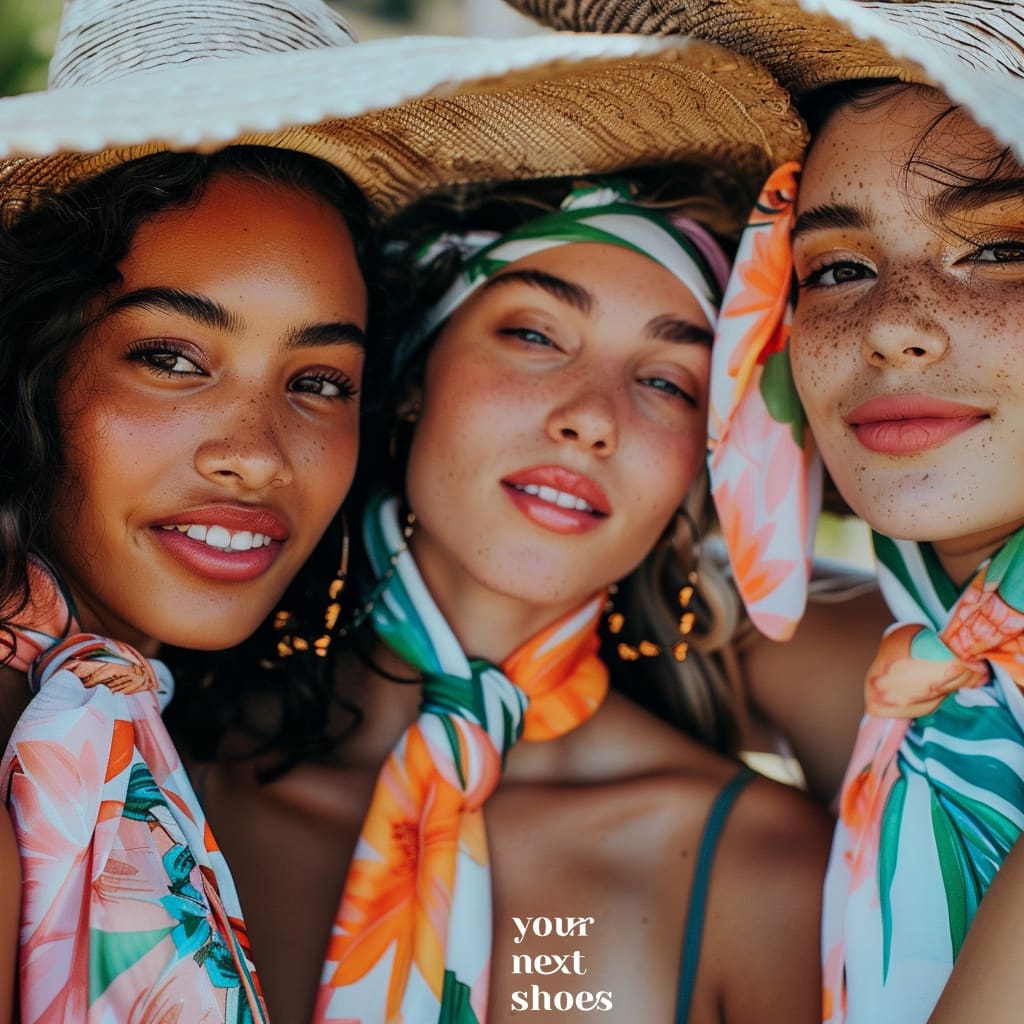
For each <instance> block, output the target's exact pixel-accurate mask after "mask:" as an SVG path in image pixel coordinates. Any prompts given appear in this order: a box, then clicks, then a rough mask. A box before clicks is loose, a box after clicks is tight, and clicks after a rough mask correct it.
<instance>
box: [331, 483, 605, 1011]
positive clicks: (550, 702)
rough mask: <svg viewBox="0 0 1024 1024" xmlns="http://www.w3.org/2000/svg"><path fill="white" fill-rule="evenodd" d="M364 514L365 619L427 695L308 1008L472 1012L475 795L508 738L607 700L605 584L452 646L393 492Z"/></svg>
mask: <svg viewBox="0 0 1024 1024" xmlns="http://www.w3.org/2000/svg"><path fill="white" fill-rule="evenodd" d="M363 528H364V535H365V540H366V549H367V554H368V556H369V559H370V563H371V565H372V566H373V568H374V571H375V572H376V573H377V575H378V578H379V579H380V580H381V581H382V582H383V587H382V589H381V590H380V593H379V594H378V596H377V597H376V598H375V600H374V607H373V612H372V615H373V624H374V627H375V628H376V631H377V635H378V636H379V637H380V639H381V640H382V641H383V642H384V643H386V644H387V646H388V647H390V648H391V650H393V651H394V652H395V653H397V654H398V655H400V656H401V657H402V658H403V659H405V661H407V662H408V663H409V664H410V665H412V666H413V667H415V668H416V669H417V670H418V671H419V672H420V673H421V674H422V676H423V694H422V701H421V705H420V711H419V716H418V717H417V719H416V721H415V722H413V723H412V725H410V726H409V728H408V729H407V730H406V731H405V733H404V734H403V735H402V736H401V738H400V739H399V741H398V744H397V745H396V746H395V749H394V750H393V751H392V752H391V754H390V755H389V756H388V758H387V760H386V761H385V763H384V766H383V767H382V769H381V772H380V775H379V777H378V779H377V784H376V786H375V788H374V791H373V796H372V799H371V802H370V809H369V811H368V813H367V816H366V820H365V822H364V823H363V827H362V831H361V833H360V837H359V843H358V845H357V847H356V851H355V856H354V857H353V860H352V866H351V867H350V869H349V875H348V879H347V880H346V882H345V891H344V894H343V896H342V905H341V909H340V911H339V913H338V919H337V920H336V921H335V925H334V929H333V931H332V935H331V942H330V945H329V947H328V969H327V970H326V971H325V983H324V984H323V985H322V987H321V991H320V999H319V1002H318V1005H317V1014H316V1020H317V1021H319V1022H326V1021H337V1020H346V1021H349V1020H354V1021H364V1022H370V1021H373V1022H386V1024H396V1022H399V1021H427V1020H431V1021H434V1020H446V1021H448V1020H450V1021H453V1022H456V1021H457V1022H458V1024H479V1022H482V1021H483V1020H484V1019H485V1015H486V1011H487V995H488V983H489V974H490V950H491V931H492V929H491V882H490V868H489V863H488V856H487V837H486V832H485V829H484V820H483V814H482V813H481V809H482V806H483V804H484V802H485V801H486V800H487V798H488V797H489V796H490V795H491V794H492V793H493V792H494V790H495V788H496V787H497V785H498V783H499V781H500V779H501V770H502V768H503V766H504V761H505V757H506V755H507V754H508V752H509V750H510V749H511V747H512V746H513V744H515V743H516V741H517V740H519V739H520V738H521V737H522V738H524V739H527V740H546V739H552V738H554V737H557V736H561V735H563V734H564V733H566V732H568V731H570V730H571V729H574V728H575V727H576V726H578V725H580V724H582V723H583V722H585V721H586V720H587V719H588V718H589V717H590V716H591V715H593V713H594V712H595V711H596V710H597V708H598V707H599V706H600V704H601V701H602V700H603V699H604V696H605V694H606V693H607V689H608V673H607V671H606V670H605V668H604V666H603V665H602V664H601V662H600V660H599V659H598V657H597V653H596V652H597V636H596V630H597V622H598V618H599V616H600V611H601V607H602V604H603V595H595V596H594V597H593V598H592V599H591V600H589V601H587V602H585V603H584V604H583V605H582V606H581V607H580V608H577V609H575V610H574V611H572V612H570V613H569V614H568V615H565V616H563V617H562V618H561V619H559V620H558V621H557V622H555V623H553V624H552V625H550V626H548V627H547V628H546V629H544V630H542V631H541V633H540V634H538V635H537V636H535V637H533V638H532V639H531V640H529V641H528V642H527V643H526V644H524V645H523V646H521V647H520V648H518V649H517V650H516V651H515V652H514V653H513V654H512V655H511V656H510V657H509V658H507V659H506V660H505V661H504V663H503V664H502V665H501V667H498V666H495V665H492V664H490V663H489V662H487V661H484V660H482V659H479V658H470V657H467V656H466V654H465V653H464V651H463V650H462V647H461V645H460V644H459V642H458V639H457V638H456V636H455V634H454V633H453V632H452V630H451V628H450V626H449V625H448V623H447V622H446V621H445V619H444V616H443V615H442V614H441V612H440V609H439V608H438V607H437V605H436V603H435V602H434V600H433V598H432V596H431V595H430V592H429V591H428V590H427V587H426V584H425V583H424V581H423V579H422V577H421V576H420V574H419V570H418V568H417V566H416V563H415V560H414V559H413V556H412V553H411V552H410V551H408V550H407V548H406V547H405V544H404V541H403V538H402V531H401V528H400V526H399V521H398V502H397V499H395V498H389V497H386V496H380V497H378V498H377V499H376V500H375V501H373V502H371V503H370V505H369V507H368V509H367V513H366V519H365V521H364V524H363Z"/></svg>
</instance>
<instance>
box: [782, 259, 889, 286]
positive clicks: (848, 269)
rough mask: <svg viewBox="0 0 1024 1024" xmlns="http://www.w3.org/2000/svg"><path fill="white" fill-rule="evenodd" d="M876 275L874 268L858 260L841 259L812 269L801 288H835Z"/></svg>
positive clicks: (801, 283)
mask: <svg viewBox="0 0 1024 1024" xmlns="http://www.w3.org/2000/svg"><path fill="white" fill-rule="evenodd" d="M874 276H875V272H874V270H872V268H871V267H869V266H868V265H867V264H865V263H858V262H857V261H856V260H840V261H838V262H836V263H829V264H828V265H827V266H824V267H819V268H818V269H817V270H813V271H811V273H809V274H808V275H807V276H806V277H805V278H803V280H801V282H800V287H801V288H835V287H836V286H837V285H843V284H850V283H852V282H854V281H866V280H870V279H871V278H873V277H874Z"/></svg>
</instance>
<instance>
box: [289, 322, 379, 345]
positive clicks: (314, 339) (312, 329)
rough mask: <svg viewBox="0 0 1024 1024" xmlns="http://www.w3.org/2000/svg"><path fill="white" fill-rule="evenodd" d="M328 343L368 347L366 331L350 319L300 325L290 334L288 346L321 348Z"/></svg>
mask: <svg viewBox="0 0 1024 1024" xmlns="http://www.w3.org/2000/svg"><path fill="white" fill-rule="evenodd" d="M326 345H357V346H358V347H359V348H363V349H365V348H366V331H364V330H363V329H362V328H361V327H360V326H359V325H358V324H354V323H352V322H351V321H350V320H346V321H338V322H333V323H327V324H311V325H310V326H309V327H300V328H298V330H295V331H292V332H291V333H290V334H289V335H288V339H287V341H286V342H285V347H286V348H320V347H323V346H326Z"/></svg>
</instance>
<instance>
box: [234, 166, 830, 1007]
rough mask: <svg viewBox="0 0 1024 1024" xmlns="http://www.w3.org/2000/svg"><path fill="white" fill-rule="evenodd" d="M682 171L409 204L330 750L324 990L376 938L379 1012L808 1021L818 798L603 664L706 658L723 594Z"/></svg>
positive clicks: (366, 990) (696, 240)
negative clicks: (347, 803)
mask: <svg viewBox="0 0 1024 1024" xmlns="http://www.w3.org/2000/svg"><path fill="white" fill-rule="evenodd" d="M673 173H674V174H675V175H676V176H677V177H676V178H675V181H674V188H675V189H676V190H677V191H678V192H679V194H680V199H678V200H673V201H670V200H669V198H667V197H666V196H662V197H661V199H660V203H661V206H658V205H657V204H655V203H653V202H652V201H650V200H648V199H646V198H645V197H646V195H648V194H649V193H650V189H651V186H650V184H648V185H647V186H646V187H647V189H648V192H646V193H645V192H644V191H643V189H644V186H642V185H639V184H635V183H634V184H630V183H628V182H625V181H621V180H615V181H605V180H598V181H569V182H566V181H564V180H563V181H556V182H551V183H540V182H538V183H536V184H534V185H533V187H532V188H530V187H527V186H526V185H523V184H520V185H519V186H518V187H514V186H508V187H506V188H504V189H499V190H497V191H496V192H494V193H493V194H492V193H490V192H486V193H483V194H481V195H478V196H469V197H467V196H466V195H465V194H463V195H462V196H460V198H459V200H458V201H457V202H456V201H454V200H452V201H451V202H450V203H448V204H444V203H440V204H428V205H424V206H423V207H415V208H413V209H412V210H411V211H410V213H409V215H408V217H405V218H401V219H400V221H399V222H398V223H397V224H396V225H394V226H393V228H392V230H393V232H394V237H395V238H396V239H397V240H398V243H399V246H400V249H401V252H402V253H404V261H403V259H402V256H401V255H394V256H393V258H394V259H395V260H396V261H398V262H397V265H398V266H400V267H404V266H406V261H407V262H408V263H411V264H412V267H413V271H412V273H413V280H414V289H413V291H412V293H411V295H410V297H409V299H408V302H407V306H406V307H398V308H396V310H395V316H396V320H397V323H398V327H397V332H398V337H397V341H396V343H395V348H394V355H393V356H392V360H393V363H394V370H393V375H392V377H391V378H390V379H389V381H388V382H387V386H386V389H385V394H386V395H387V399H386V400H385V405H384V408H383V409H382V410H381V412H380V414H379V415H380V416H381V417H382V419H383V425H382V426H381V427H379V428H378V429H377V430H370V431H368V434H370V435H372V436H380V437H381V438H384V439H390V443H389V444H388V448H389V451H388V452H387V453H385V452H383V451H382V452H375V451H374V449H372V448H371V449H370V450H369V451H368V452H367V453H366V456H367V462H366V468H365V471H364V472H363V473H362V483H361V485H357V491H358V492H359V501H358V504H359V506H360V508H361V509H362V528H361V537H360V541H361V543H360V544H359V545H358V548H357V552H358V558H359V562H360V564H361V565H362V574H361V578H362V579H363V584H362V588H361V589H362V592H363V595H364V596H363V598H362V601H361V603H360V605H359V610H358V611H357V612H356V613H355V616H354V620H353V622H352V623H351V625H350V626H348V627H347V636H348V642H347V643H346V644H345V645H344V646H343V647H342V648H341V649H340V651H339V661H338V668H337V674H336V678H337V681H338V686H339V689H340V691H341V692H342V693H343V694H344V695H345V696H346V697H347V698H348V699H349V700H351V701H352V702H353V703H358V706H359V708H360V710H361V712H362V715H363V719H362V723H361V725H360V727H359V728H358V729H356V730H354V731H353V732H352V734H351V736H350V737H349V738H348V739H347V741H346V743H345V744H344V745H343V746H341V747H339V750H338V755H337V758H336V762H335V768H336V770H337V771H338V772H339V773H342V777H343V778H344V779H345V780H346V782H347V786H346V789H347V791H348V792H349V794H350V795H351V798H352V806H351V807H347V808H346V810H345V814H344V817H343V819H342V821H341V822H340V823H339V835H340V836H342V837H343V839H342V848H343V849H345V850H346V851H349V852H350V856H351V864H350V866H349V868H348V875H347V880H346V883H345V890H344V896H343V900H342V912H341V915H340V918H339V920H338V922H337V923H336V925H335V928H334V930H333V933H332V938H331V944H330V947H329V954H330V956H331V959H332V962H333V963H335V964H336V968H335V971H336V973H335V975H334V978H335V979H337V980H338V981H340V982H341V983H342V987H341V988H340V989H339V991H338V993H337V994H336V996H335V999H336V1000H337V1001H338V1005H342V1003H343V1000H344V999H345V997H346V993H349V994H351V998H352V999H363V1000H365V1002H364V1003H363V1005H364V1006H367V1007H369V1006H371V1005H374V1004H373V1003H372V1002H371V1000H372V999H373V996H374V981H373V979H374V978H375V977H379V976H380V975H381V972H382V971H383V970H385V969H387V968H390V972H391V973H390V979H391V988H390V989H389V991H388V993H387V1001H386V1002H385V1003H384V1004H383V1005H384V1009H383V1012H382V1014H380V1015H378V1016H375V1017H373V1019H386V1020H392V1019H398V1017H397V1014H398V1011H399V1009H400V1011H401V1013H402V1014H403V1015H404V1017H405V1019H413V1018H415V1019H435V1013H434V1011H433V1010H431V1009H429V1007H431V1006H432V1005H433V1004H432V1002H431V997H430V995H429V993H430V992H434V993H435V994H439V996H440V1003H441V1007H442V1014H441V1017H444V1012H445V1011H446V1010H447V1009H448V1008H449V1007H450V1006H453V1005H459V1006H467V1007H469V1008H471V1015H467V1017H466V1019H467V1020H472V1021H479V1020H484V1019H485V1018H488V1017H489V1018H490V1019H496V1020H504V1019H508V1016H509V1015H510V1014H514V1015H515V1017H516V1018H518V1017H520V1016H521V1017H522V1018H523V1019H524V1020H541V1019H546V1018H547V1016H548V1015H549V1014H550V1013H551V1012H554V1011H555V1010H562V1011H563V1012H565V1011H566V1010H569V1009H575V1010H576V1011H577V1012H590V1011H592V1010H600V1011H601V1014H602V1018H603V1019H605V1020H610V1021H622V1022H626V1021H635V1020H671V1019H676V1020H680V1021H684V1020H685V1021H690V1022H698V1021H709V1022H710V1021H722V1020H726V1021H752V1022H753V1021H759V1022H764V1021H771V1020H778V1021H787V1022H789V1021H798V1020H808V1021H811V1020H815V1019H817V1016H818V1012H817V1011H818V999H819V991H820V981H819V977H818V975H817V971H816V968H815V962H816V950H817V909H816V895H817V893H818V890H819V885H820V875H819V872H820V871H821V869H822V866H823V861H822V859H821V857H822V854H823V848H822V840H823V836H824V834H827V830H828V829H827V819H826V817H825V816H824V815H823V814H821V813H820V812H818V811H817V810H816V809H815V808H814V807H813V805H812V804H811V803H810V802H809V801H807V800H806V799H805V798H804V797H803V796H802V795H801V794H799V793H797V792H796V791H795V790H792V789H790V788H788V787H784V786H780V785H779V784H777V783H772V782H769V781H768V780H766V779H760V778H754V779H753V781H751V777H752V773H751V772H750V771H749V769H744V768H740V767H739V766H738V764H737V762H736V761H735V760H734V759H733V758H732V757H729V756H723V754H722V753H719V752H716V751H715V750H713V749H711V748H710V747H709V746H707V745H704V744H702V743H701V742H698V740H697V739H695V738H691V737H690V736H687V735H684V734H683V733H682V732H681V731H679V730H677V729H675V728H673V727H672V726H670V725H669V724H668V723H666V722H665V721H662V720H660V719H659V718H657V717H655V716H654V715H651V714H649V713H648V712H646V711H645V710H643V709H642V708H640V707H638V706H637V705H636V704H634V703H633V702H632V701H631V700H629V699H628V698H627V697H626V696H625V695H623V694H622V693H620V692H617V690H615V689H610V687H609V677H610V676H612V677H614V678H615V679H616V680H617V682H619V683H621V682H622V681H623V679H626V678H628V679H633V680H634V684H635V686H634V688H635V689H640V688H642V687H644V686H646V687H647V688H648V689H650V688H653V686H654V680H655V678H656V675H655V665H654V662H656V661H662V662H663V663H665V664H668V665H673V664H675V665H681V664H684V663H686V662H687V661H689V662H690V663H691V665H692V667H694V669H695V670H697V671H696V673H695V674H694V675H692V676H691V677H689V679H690V683H691V685H692V686H693V687H694V688H698V687H699V686H700V685H701V684H700V681H699V665H694V664H693V663H695V662H697V663H703V660H704V657H705V655H703V654H702V653H700V651H701V644H702V642H703V640H702V638H703V637H704V636H705V634H707V633H709V632H710V631H711V627H712V623H713V620H714V618H715V614H716V613H715V612H714V611H713V605H712V602H713V600H714V599H713V597H712V596H711V595H712V593H713V592H714V586H715V584H714V580H713V579H708V578H705V577H704V576H703V575H702V574H703V572H704V571H706V570H707V566H706V565H702V567H701V570H700V572H699V573H698V572H694V571H693V564H692V562H691V561H689V554H688V549H689V547H690V544H691V542H692V539H693V534H692V527H690V526H688V525H687V520H686V517H685V516H681V515H680V509H681V508H682V507H683V506H684V501H685V500H686V499H687V496H688V492H690V491H691V489H692V488H696V489H697V491H698V493H699V487H700V484H699V480H698V475H699V473H700V470H701V467H702V462H703V458H704V445H705V436H704V416H705V414H706V403H707V385H708V370H709V366H710V358H711V353H710V340H711V336H712V327H713V324H714V322H715V320H716V319H717V303H718V296H719V293H718V288H719V282H720V281H721V280H722V277H723V275H724V271H725V266H726V264H725V259H724V254H723V253H722V251H721V249H720V247H719V243H718V242H717V241H715V239H714V237H713V236H712V235H711V233H710V232H709V231H708V229H707V228H705V227H703V226H702V225H701V224H700V223H699V222H697V221H696V220H693V219H690V218H689V217H688V216H685V213H686V211H687V210H688V209H694V210H695V211H696V210H701V211H702V215H703V216H709V212H710V216H711V217H712V219H715V220H717V219H718V217H719V216H720V212H719V211H720V210H721V209H722V207H721V201H720V200H719V199H718V198H717V195H718V194H717V192H716V191H715V190H714V186H713V185H712V184H711V179H709V178H703V177H701V176H700V174H697V173H696V171H694V172H693V176H692V179H691V176H690V172H688V171H687V170H686V169H685V168H681V169H678V170H674V171H672V172H670V171H669V169H665V171H664V172H663V173H662V174H661V175H660V179H661V180H662V182H669V183H671V182H673V177H672V174H673ZM691 180H692V181H693V182H697V183H700V184H689V182H690V181H691ZM688 189H692V190H693V191H692V192H690V193H689V194H687V193H688ZM702 189H704V190H706V191H702ZM711 211H713V212H711ZM410 232H411V233H412V237H411V238H410V236H409V233H410ZM388 251H389V252H390V251H391V250H388ZM400 277H402V278H404V277H405V272H404V270H403V272H402V273H401V274H400ZM387 403H390V404H387ZM382 479H389V486H388V488H386V489H384V490H383V491H382V490H380V485H381V482H382ZM673 580H674V581H675V582H674V583H673V582H672V581H673ZM617 582H618V583H619V584H620V585H619V586H618V588H617V593H615V595H614V598H610V595H609V590H610V589H611V590H616V583H617ZM641 594H643V595H645V596H646V599H647V607H648V608H650V607H652V606H654V607H655V608H656V609H658V610H659V612H658V614H654V613H652V612H650V611H647V612H645V611H644V605H643V603H642V602H641V601H640V600H639V596H640V595H641ZM627 597H632V599H633V600H625V598H627ZM606 605H609V607H607V608H606ZM603 614H604V615H607V625H602V624H601V620H602V617H603ZM659 616H664V618H661V619H660V621H662V622H664V621H665V620H666V619H667V621H668V624H669V628H668V629H667V630H666V631H665V633H664V634H661V635H659V634H658V633H657V632H656V630H654V629H653V628H652V626H653V624H654V623H656V622H658V621H659ZM599 630H600V632H601V633H603V634H604V647H603V648H600V644H601V639H600V637H599ZM656 638H657V639H656ZM599 648H600V651H599ZM634 673H635V675H634ZM674 678H675V681H676V682H675V685H677V686H678V685H680V681H679V678H678V676H674ZM704 686H705V688H707V684H706V683H705V684H704ZM705 696H706V697H708V698H710V694H705ZM723 746H724V744H723ZM484 824H486V829H484ZM723 826H724V831H723ZM410 836H420V837H422V838H421V840H420V842H421V843H422V844H423V845H422V846H421V847H419V848H413V849H410V843H409V838H408V837H410ZM719 840H720V842H719ZM233 841H234V842H236V843H238V844H239V845H242V844H243V843H244V842H245V836H244V835H243V834H241V833H240V834H238V835H236V836H235V837H233ZM385 909H387V910H388V914H387V915H385V913H384V911H385ZM577 919H586V923H585V925H584V926H583V927H582V930H580V928H579V927H578V928H577V929H576V931H575V932H573V933H572V934H573V937H572V938H568V937H566V938H564V939H561V940H558V939H552V938H551V937H550V935H549V931H548V930H549V929H551V928H554V927H555V925H554V924H553V923H552V922H562V923H561V924H559V925H558V927H560V928H562V929H563V932H562V934H563V935H566V936H568V934H569V933H567V932H565V931H564V928H565V924H564V922H567V921H572V920H577ZM407 922H409V923H408V924H407ZM517 922H518V923H517ZM532 922H535V923H536V924H533V923H532ZM769 936H774V937H775V941H772V940H770V939H769ZM780 937H781V939H782V941H778V940H779V938H780ZM627 945H628V948H629V949H630V955H629V956H623V949H624V948H626V946H627ZM391 949H394V950H395V953H394V963H395V965H396V966H390V965H391V963H392V960H391V954H390V950H391ZM574 953H578V954H579V957H581V958H582V959H579V960H578V961H574V962H576V963H578V965H579V967H580V969H579V970H573V969H567V970H564V971H563V970H561V969H558V970H557V971H555V972H553V973H551V974H550V975H549V974H548V973H547V972H546V967H547V966H550V964H552V963H557V962H558V961H557V960H552V959H551V958H552V957H555V958H557V957H562V958H566V957H569V956H570V955H571V954H574ZM565 963H568V961H563V964H565ZM397 965H401V966H400V967H399V966H397ZM384 976H385V977H387V976H388V975H387V974H385V975H384ZM435 997H436V996H435ZM368 1019H369V1015H368Z"/></svg>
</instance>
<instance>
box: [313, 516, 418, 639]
mask: <svg viewBox="0 0 1024 1024" xmlns="http://www.w3.org/2000/svg"><path fill="white" fill-rule="evenodd" d="M415 529H416V513H415V512H413V511H412V509H409V511H408V512H406V514H405V523H404V524H403V525H402V542H401V543H400V544H399V545H398V547H397V548H395V550H394V551H392V552H391V557H390V558H389V559H388V567H387V569H386V570H385V571H384V574H383V575H382V576H381V578H380V579H379V580H377V583H376V585H375V586H374V588H373V590H372V591H370V594H369V596H368V597H367V599H366V600H365V601H364V602H363V604H362V605H361V606H360V607H359V608H357V609H356V610H355V611H354V612H353V613H352V617H351V618H350V619H348V620H347V621H346V622H345V623H344V624H343V625H341V626H338V627H337V628H336V629H334V635H335V636H341V637H345V636H348V635H349V634H350V633H354V632H355V631H356V630H357V629H358V628H359V627H360V626H361V625H362V624H363V623H364V622H365V621H366V620H367V619H368V618H369V617H370V615H371V613H372V612H373V609H374V606H375V605H376V604H377V601H378V600H379V599H380V595H381V594H383V593H384V591H385V590H386V589H387V586H388V584H389V583H390V582H391V578H392V577H393V576H394V575H395V572H396V570H397V568H398V560H399V558H401V557H402V555H404V554H405V553H406V552H407V551H408V550H409V542H410V541H411V540H412V535H413V532H414V531H415ZM331 628H332V629H333V628H334V627H331Z"/></svg>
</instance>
